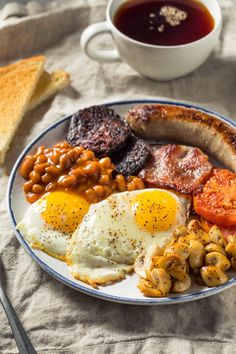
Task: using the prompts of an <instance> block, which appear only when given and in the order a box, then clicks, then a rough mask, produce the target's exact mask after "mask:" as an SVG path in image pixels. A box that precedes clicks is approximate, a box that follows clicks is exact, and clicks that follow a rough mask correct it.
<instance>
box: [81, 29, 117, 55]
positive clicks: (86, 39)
mask: <svg viewBox="0 0 236 354" xmlns="http://www.w3.org/2000/svg"><path fill="white" fill-rule="evenodd" d="M100 33H111V30H110V28H109V26H108V24H107V22H99V23H94V24H93V25H91V26H89V27H87V28H86V29H85V30H84V32H83V33H82V35H81V39H80V45H81V47H82V49H83V51H84V52H85V54H87V56H88V57H90V58H91V59H94V60H97V61H103V62H104V61H106V62H114V61H117V60H120V55H119V53H118V51H117V50H116V49H110V50H101V49H96V48H92V47H91V45H89V44H90V41H91V40H92V39H93V38H94V37H95V36H97V35H99V34H100Z"/></svg>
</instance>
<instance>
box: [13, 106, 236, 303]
mask: <svg viewBox="0 0 236 354" xmlns="http://www.w3.org/2000/svg"><path fill="white" fill-rule="evenodd" d="M101 104H103V105H106V106H109V107H112V106H119V105H129V104H133V105H136V104H166V105H172V106H182V107H186V108H192V109H197V110H200V111H203V112H205V113H208V114H210V115H213V116H216V117H217V118H220V119H221V120H223V121H224V122H226V123H228V124H230V125H232V126H233V127H234V128H236V123H235V122H234V121H232V120H231V119H229V118H228V117H226V116H224V115H222V114H220V113H217V112H215V111H212V110H210V109H208V108H205V107H202V106H199V105H197V104H194V103H187V102H184V101H178V100H170V99H130V100H118V101H111V102H105V103H101ZM72 115H73V114H70V115H68V116H65V117H63V118H61V119H59V120H58V121H56V122H54V123H53V124H51V125H50V126H49V127H47V128H45V129H44V130H43V131H42V132H41V133H39V134H38V135H36V137H35V138H34V139H33V140H32V141H31V142H30V143H29V144H28V145H27V146H26V147H25V149H24V150H23V151H22V153H21V154H20V156H19V157H18V159H17V161H16V162H15V164H14V167H13V169H12V172H11V175H10V178H9V182H8V186H7V209H8V215H9V217H10V221H11V224H12V226H13V229H14V232H15V235H16V237H17V239H18V241H19V242H20V244H21V245H22V247H23V248H24V250H25V251H26V252H27V253H28V254H29V255H30V257H31V258H32V259H33V260H34V261H35V262H36V263H37V264H38V265H39V266H40V267H41V268H42V269H43V270H44V271H46V272H47V273H48V274H49V275H51V276H52V277H53V278H55V279H57V280H59V281H60V282H61V283H63V284H65V285H67V286H69V287H71V288H73V289H75V290H77V291H80V292H82V293H84V294H87V295H90V296H93V297H96V298H100V299H102V300H107V301H111V302H118V303H123V304H131V305H166V304H176V303H182V302H189V301H194V300H199V299H201V298H205V297H208V296H211V295H214V294H217V293H219V292H221V291H223V290H226V289H228V288H230V287H231V286H233V285H235V284H236V278H231V279H230V280H229V281H228V282H227V283H226V284H223V285H221V286H218V287H215V288H208V289H206V290H204V291H199V292H194V293H192V294H182V295H179V296H174V297H164V298H143V299H130V298H126V297H122V296H117V295H110V294H104V293H102V292H101V293H99V292H100V290H93V289H89V288H87V287H85V286H83V285H81V284H78V283H75V282H73V281H71V280H69V279H67V278H65V277H64V276H62V275H61V274H60V273H58V272H57V271H55V270H54V269H52V268H51V267H49V266H48V265H47V264H45V263H44V262H43V261H42V260H41V259H40V258H39V257H38V256H37V255H36V254H35V253H34V252H33V251H32V250H31V247H30V246H29V245H28V244H27V242H26V241H25V240H24V237H23V236H22V235H21V233H20V232H19V231H18V230H16V220H15V217H14V212H13V210H12V206H11V192H12V189H13V185H14V181H15V177H16V174H17V171H18V168H19V166H20V164H21V162H22V160H23V158H24V157H25V155H26V154H27V153H28V152H29V151H30V150H31V148H32V146H33V145H35V144H36V143H37V142H38V141H39V140H40V139H41V138H42V137H43V136H45V135H46V134H47V133H48V132H49V131H51V130H53V129H55V128H56V127H57V126H58V125H60V124H62V123H63V122H65V121H67V120H68V121H69V119H70V118H71V117H72Z"/></svg>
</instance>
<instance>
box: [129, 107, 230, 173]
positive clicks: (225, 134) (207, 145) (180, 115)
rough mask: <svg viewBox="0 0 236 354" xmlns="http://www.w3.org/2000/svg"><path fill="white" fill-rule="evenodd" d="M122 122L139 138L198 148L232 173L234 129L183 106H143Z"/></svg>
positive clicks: (208, 115) (134, 108) (133, 109)
mask: <svg viewBox="0 0 236 354" xmlns="http://www.w3.org/2000/svg"><path fill="white" fill-rule="evenodd" d="M125 119H126V121H127V122H128V123H129V124H130V126H131V129H132V130H133V131H134V133H135V134H136V135H138V136H140V137H142V138H148V139H155V140H170V141H173V142H179V143H184V144H188V145H191V146H196V147H199V148H200V149H202V150H204V151H206V152H207V153H209V154H210V155H211V156H212V157H213V158H215V159H217V160H218V161H219V162H220V163H222V164H223V165H224V166H225V167H227V168H228V169H230V170H231V171H233V172H236V129H235V128H234V127H232V126H231V125H230V124H227V123H225V122H223V121H221V120H219V119H217V118H216V117H215V116H213V115H210V114H207V113H205V112H202V111H200V110H196V109H192V108H186V107H183V106H174V105H164V104H144V105H137V106H134V107H133V108H131V109H130V110H129V111H128V112H127V114H126V116H125Z"/></svg>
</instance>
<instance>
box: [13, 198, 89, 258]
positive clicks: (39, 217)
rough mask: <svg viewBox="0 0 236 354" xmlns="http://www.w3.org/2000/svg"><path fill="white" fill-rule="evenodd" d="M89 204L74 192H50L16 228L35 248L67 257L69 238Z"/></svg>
mask: <svg viewBox="0 0 236 354" xmlns="http://www.w3.org/2000/svg"><path fill="white" fill-rule="evenodd" d="M89 206H90V205H89V203H88V202H87V201H86V200H85V199H84V198H83V197H81V196H79V195H77V194H74V193H72V192H65V191H54V192H51V193H47V194H45V195H44V196H43V197H41V198H40V199H39V200H37V201H36V202H34V203H33V204H32V205H31V206H30V207H29V209H28V210H27V211H26V213H25V215H24V218H23V220H22V221H20V222H19V223H18V224H17V226H16V229H17V230H19V231H20V232H21V234H22V235H23V236H24V238H25V239H26V240H27V241H28V242H29V243H30V244H31V246H32V247H33V248H36V249H40V250H42V251H44V252H46V253H48V254H49V255H50V256H53V257H55V258H58V259H61V260H65V256H66V251H67V248H68V244H69V239H70V238H71V236H72V234H73V232H74V231H75V230H76V228H77V226H78V225H79V224H80V223H81V221H82V219H83V217H84V215H85V214H86V213H87V211H88V209H89Z"/></svg>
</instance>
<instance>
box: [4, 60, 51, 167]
mask: <svg viewBox="0 0 236 354" xmlns="http://www.w3.org/2000/svg"><path fill="white" fill-rule="evenodd" d="M44 63H45V57H44V56H38V57H32V58H29V59H25V60H22V61H20V62H17V63H14V64H11V65H9V66H7V67H3V68H0V164H2V163H3V161H4V158H5V154H6V151H7V150H8V148H9V145H10V142H11V140H12V137H13V135H14V133H15V131H16V129H17V127H18V125H19V124H20V122H21V120H22V117H23V116H24V114H25V112H26V110H27V108H28V106H29V103H30V100H31V97H32V95H33V92H34V91H35V88H36V86H37V84H38V81H39V79H40V76H41V75H42V72H43V69H44Z"/></svg>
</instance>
